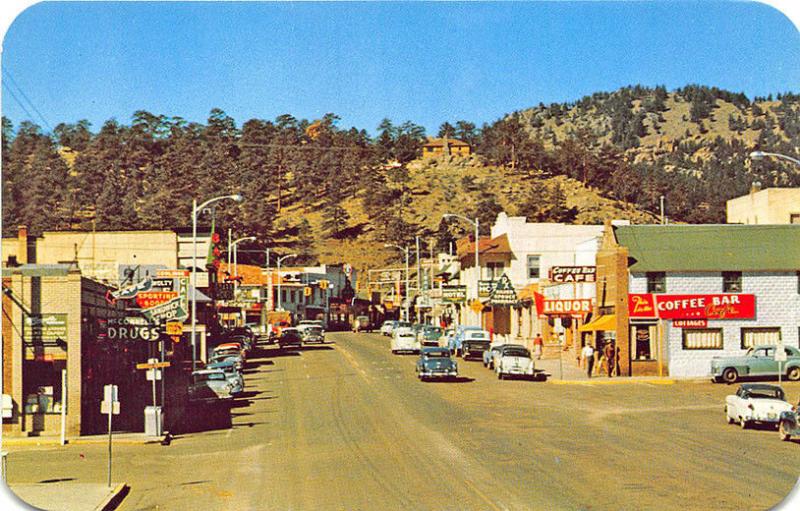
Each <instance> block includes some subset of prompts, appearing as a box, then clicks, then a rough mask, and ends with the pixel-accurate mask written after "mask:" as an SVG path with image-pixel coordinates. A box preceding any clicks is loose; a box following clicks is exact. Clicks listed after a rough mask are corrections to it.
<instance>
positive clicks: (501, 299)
mask: <svg viewBox="0 0 800 511" xmlns="http://www.w3.org/2000/svg"><path fill="white" fill-rule="evenodd" d="M489 303H491V304H492V305H501V306H503V305H514V304H516V303H517V292H516V291H515V290H514V286H513V285H512V284H511V279H509V278H508V275H506V274H505V273H504V274H503V275H502V276H501V277H500V279H499V280H498V281H497V285H495V286H494V289H493V290H492V294H491V295H490V296H489Z"/></svg>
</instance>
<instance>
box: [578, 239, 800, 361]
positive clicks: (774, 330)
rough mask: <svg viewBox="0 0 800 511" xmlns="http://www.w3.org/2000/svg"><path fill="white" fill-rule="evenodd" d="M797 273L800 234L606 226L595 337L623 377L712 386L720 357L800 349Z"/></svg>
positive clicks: (592, 332) (799, 275)
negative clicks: (615, 355)
mask: <svg viewBox="0 0 800 511" xmlns="http://www.w3.org/2000/svg"><path fill="white" fill-rule="evenodd" d="M765 247H769V249H765ZM798 270H800V226H794V225H639V226H618V227H613V228H612V227H611V226H608V229H607V231H606V236H605V237H604V242H603V248H602V249H601V251H600V253H598V284H597V285H598V289H597V295H598V307H597V309H596V312H597V315H598V316H600V317H599V318H597V319H596V320H595V321H594V322H593V324H594V325H597V328H595V329H593V330H590V333H591V334H594V335H595V337H594V341H595V342H598V341H600V342H602V341H605V340H606V339H614V340H615V341H616V345H617V346H618V348H619V352H620V366H621V367H620V369H621V373H622V374H626V375H633V376H638V375H670V376H674V377H707V376H709V375H710V364H711V359H712V358H713V357H715V356H729V355H734V356H736V355H742V354H744V353H745V352H746V351H747V349H748V348H750V347H752V346H754V345H765V344H770V345H772V344H778V343H783V344H785V345H790V346H798V342H799V341H800V339H798V334H799V333H800V332H799V330H800V273H798ZM601 297H602V298H601ZM601 323H602V325H601ZM587 326H591V325H587Z"/></svg>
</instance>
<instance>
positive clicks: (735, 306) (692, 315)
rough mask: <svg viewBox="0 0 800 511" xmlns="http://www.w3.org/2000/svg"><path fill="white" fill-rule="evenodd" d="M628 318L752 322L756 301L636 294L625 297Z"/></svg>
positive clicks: (733, 296) (745, 297)
mask: <svg viewBox="0 0 800 511" xmlns="http://www.w3.org/2000/svg"><path fill="white" fill-rule="evenodd" d="M628 315H629V316H630V317H631V318H653V319H655V318H660V319H673V320H675V319H677V320H685V319H752V318H755V316H756V297H755V295H752V294H718V295H667V294H651V293H638V294H637V293H635V294H629V295H628Z"/></svg>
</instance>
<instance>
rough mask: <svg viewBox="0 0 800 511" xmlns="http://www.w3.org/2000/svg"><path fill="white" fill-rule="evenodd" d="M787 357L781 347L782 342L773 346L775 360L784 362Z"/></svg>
mask: <svg viewBox="0 0 800 511" xmlns="http://www.w3.org/2000/svg"><path fill="white" fill-rule="evenodd" d="M787 360H789V358H788V357H787V355H786V350H785V349H784V348H783V344H778V345H776V346H775V362H786V361H787Z"/></svg>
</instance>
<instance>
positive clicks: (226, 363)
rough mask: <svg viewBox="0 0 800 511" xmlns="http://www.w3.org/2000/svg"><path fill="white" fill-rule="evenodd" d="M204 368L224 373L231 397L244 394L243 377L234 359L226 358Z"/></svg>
mask: <svg viewBox="0 0 800 511" xmlns="http://www.w3.org/2000/svg"><path fill="white" fill-rule="evenodd" d="M206 368H207V369H221V370H222V371H223V372H224V373H225V377H226V378H227V379H228V383H230V385H231V395H233V396H237V395H239V394H241V393H242V392H244V377H243V376H242V373H241V368H240V367H238V366H237V364H236V360H235V359H234V358H226V359H224V360H220V361H219V362H212V363H209V364H208V365H207V366H206Z"/></svg>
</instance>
